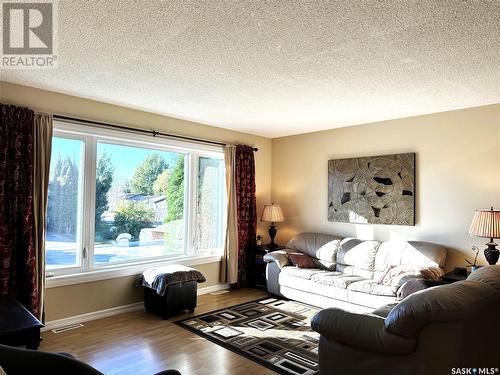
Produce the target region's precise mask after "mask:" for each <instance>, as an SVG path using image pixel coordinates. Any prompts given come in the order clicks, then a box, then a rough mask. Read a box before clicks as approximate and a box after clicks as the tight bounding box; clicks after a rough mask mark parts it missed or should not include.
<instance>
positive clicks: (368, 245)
mask: <svg viewBox="0 0 500 375" xmlns="http://www.w3.org/2000/svg"><path fill="white" fill-rule="evenodd" d="M379 246H380V242H378V241H363V240H358V239H357V238H344V239H343V240H342V241H341V242H340V247H339V249H338V252H337V271H340V272H343V273H345V274H348V275H357V276H362V277H365V278H367V279H371V278H372V277H373V271H374V265H375V256H376V254H377V250H378V248H379Z"/></svg>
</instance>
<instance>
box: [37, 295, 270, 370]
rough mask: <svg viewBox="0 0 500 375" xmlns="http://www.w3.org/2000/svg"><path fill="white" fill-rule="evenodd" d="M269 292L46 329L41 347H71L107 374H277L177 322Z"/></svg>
mask: <svg viewBox="0 0 500 375" xmlns="http://www.w3.org/2000/svg"><path fill="white" fill-rule="evenodd" d="M266 295H267V294H266V293H265V292H263V291H259V290H255V289H241V290H232V291H230V292H229V293H225V294H220V295H217V296H214V295H211V294H206V295H202V296H199V297H198V307H197V308H196V310H195V312H194V314H189V313H184V314H180V315H178V316H176V317H174V318H172V319H170V320H162V319H161V318H159V317H156V316H154V315H152V314H146V313H145V312H143V311H135V312H130V313H126V314H121V315H116V316H112V317H109V318H105V319H99V320H94V321H91V322H87V323H84V327H82V328H78V329H75V330H71V331H67V332H63V333H58V334H55V333H53V332H50V331H49V332H44V333H42V337H43V342H42V345H41V347H40V350H43V351H50V352H58V351H64V352H69V353H71V354H73V355H74V356H75V357H76V358H78V359H80V360H82V361H84V362H87V363H89V364H90V365H92V366H93V367H95V368H97V369H98V370H99V371H101V372H103V373H104V374H106V375H115V374H116V375H117V374H120V375H122V374H123V375H128V374H130V375H143V374H144V375H146V374H147V375H149V374H154V373H155V372H158V371H161V370H166V369H169V368H174V369H177V370H179V371H180V372H181V373H182V375H219V374H220V375H225V374H227V375H229V374H231V375H240V374H241V375H243V374H252V375H257V374H259V375H260V374H276V373H275V372H274V371H271V370H269V369H267V368H265V367H263V366H261V365H259V364H257V363H255V362H252V361H250V360H248V359H246V358H244V357H242V356H240V355H238V354H235V353H233V352H231V351H229V350H227V349H224V348H223V347H221V346H219V345H217V344H214V343H212V342H210V341H208V340H206V339H204V338H202V337H200V336H197V335H195V334H193V333H191V332H189V331H187V330H185V329H183V328H181V327H179V326H177V325H175V324H174V322H175V321H176V320H180V319H183V318H188V317H189V316H194V315H199V314H203V313H206V312H210V311H214V310H219V309H222V308H225V307H228V306H233V305H237V304H240V303H245V302H249V301H252V300H255V299H258V298H262V297H265V296H266Z"/></svg>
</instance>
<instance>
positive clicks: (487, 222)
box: [469, 207, 500, 265]
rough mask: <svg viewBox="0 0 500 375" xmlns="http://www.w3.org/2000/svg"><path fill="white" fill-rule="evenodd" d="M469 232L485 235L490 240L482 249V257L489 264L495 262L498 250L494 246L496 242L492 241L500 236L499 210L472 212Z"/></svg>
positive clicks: (478, 235)
mask: <svg viewBox="0 0 500 375" xmlns="http://www.w3.org/2000/svg"><path fill="white" fill-rule="evenodd" d="M469 234H470V235H472V236H477V237H486V238H489V239H490V242H488V243H487V244H486V246H488V247H487V248H486V249H485V250H484V257H485V258H486V260H487V261H488V263H489V264H491V265H493V264H496V263H497V261H498V257H499V255H500V251H499V250H498V249H497V248H496V246H497V244H496V243H495V242H493V239H494V238H500V210H494V209H493V207H491V209H490V210H488V209H479V210H476V212H475V213H474V217H473V219H472V224H471V225H470V229H469Z"/></svg>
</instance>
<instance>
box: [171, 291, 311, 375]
mask: <svg viewBox="0 0 500 375" xmlns="http://www.w3.org/2000/svg"><path fill="white" fill-rule="evenodd" d="M319 310H320V309H318V308H315V307H312V306H309V305H305V304H303V303H300V302H295V301H286V300H281V299H276V298H266V299H262V300H257V301H254V302H249V303H245V304H242V305H237V306H232V307H228V308H225V309H222V310H218V311H213V312H211V313H208V314H204V315H199V316H196V317H194V318H189V319H185V320H180V321H178V322H176V323H177V324H178V325H180V326H181V327H183V328H186V329H188V330H190V331H192V332H194V333H196V334H198V335H200V336H202V337H205V338H207V339H208V340H210V341H213V342H215V343H216V344H219V345H221V346H223V347H225V348H227V349H229V350H232V351H233V352H235V353H238V354H240V355H243V356H245V357H247V358H249V359H251V360H253V361H255V362H258V363H260V364H262V365H264V366H266V367H269V368H270V369H272V370H274V371H276V372H278V373H280V374H287V375H289V374H293V375H297V374H301V375H312V374H319V369H318V341H319V334H318V333H316V332H314V331H313V330H312V329H311V326H310V321H311V318H312V317H313V315H314V314H316V313H317V312H318V311H319Z"/></svg>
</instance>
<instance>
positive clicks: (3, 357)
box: [0, 345, 181, 375]
mask: <svg viewBox="0 0 500 375" xmlns="http://www.w3.org/2000/svg"><path fill="white" fill-rule="evenodd" d="M0 367H1V368H3V370H4V371H5V372H6V373H7V374H8V375H27V374H51V375H69V374H71V375H103V373H102V372H100V371H97V370H96V369H95V368H93V367H91V366H89V365H87V364H86V363H83V362H81V361H79V360H77V359H75V358H73V357H72V356H71V355H70V354H67V353H46V352H40V351H36V350H29V349H22V348H17V347H11V346H6V345H0ZM156 375H181V374H180V373H179V372H178V371H177V370H166V371H162V372H159V373H157V374H156Z"/></svg>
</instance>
